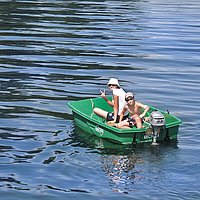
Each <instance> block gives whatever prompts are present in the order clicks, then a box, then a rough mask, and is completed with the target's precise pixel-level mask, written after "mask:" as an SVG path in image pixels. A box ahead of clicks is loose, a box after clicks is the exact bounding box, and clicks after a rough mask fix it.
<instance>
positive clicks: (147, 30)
mask: <svg viewBox="0 0 200 200" xmlns="http://www.w3.org/2000/svg"><path fill="white" fill-rule="evenodd" d="M199 9H200V2H199V1H197V0H192V1H185V0H183V1H176V0H167V1H166V0H165V1H164V0H159V1H158V0H148V1H143V0H134V1H131V0H125V1H118V0H117V1H107V0H105V1H97V0H96V1H95V0H93V1H82V0H81V1H64V0H60V1H51V0H46V1H42V0H40V1H39V0H38V1H37V0H30V1H23V0H12V1H9V0H7V1H6V0H2V1H1V2H0V27H1V28H0V83H1V84H0V94H1V95H0V112H1V117H0V124H1V125H0V195H1V198H2V199H4V200H7V199H8V200H12V199H14V200H18V199H20V200H21V199H22V198H23V199H25V198H27V199H30V200H32V199H40V198H42V199H48V200H50V199H55V198H59V199H72V198H76V199H82V200H83V199H87V200H88V199H95V200H97V199H108V200H111V199H113V198H115V199H122V198H123V199H157V198H159V197H160V196H161V195H162V199H168V200H171V199H172V200H175V199H186V200H190V199H191V200H192V199H198V198H199V197H200V190H199V187H200V184H199V176H200V170H199V163H200V159H199V150H200V147H199V143H200V132H199V128H200V126H199V124H200V111H199V103H200V99H199V91H200V87H199V85H200V81H199V80H200V77H199V74H200V68H199V67H200V66H199V61H200V57H199V55H200V46H199V44H200V39H199V34H200V19H199ZM110 77H117V78H118V79H119V80H120V84H121V86H122V87H123V88H124V89H125V90H127V91H131V92H134V93H135V95H136V98H137V99H138V100H139V101H141V102H144V103H148V104H151V105H153V106H156V107H159V108H160V109H163V110H169V111H170V112H171V113H172V114H174V115H175V116H177V117H179V118H181V120H182V121H183V124H182V125H181V126H180V130H179V135H178V140H177V141H170V142H164V143H161V144H160V145H159V146H156V147H152V146H151V145H150V144H143V145H129V146H120V145H114V144H112V143H109V142H107V141H105V140H101V139H99V138H96V137H93V136H91V135H88V134H87V133H83V132H81V131H79V130H77V129H75V127H74V124H73V117H72V113H71V110H70V109H69V107H67V103H68V102H69V101H71V100H79V99H83V98H89V97H96V96H98V95H99V89H106V92H107V93H108V94H110V91H109V90H108V89H107V88H106V84H107V81H108V79H109V78H110Z"/></svg>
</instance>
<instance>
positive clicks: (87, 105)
mask: <svg viewBox="0 0 200 200" xmlns="http://www.w3.org/2000/svg"><path fill="white" fill-rule="evenodd" d="M68 105H69V107H70V108H71V109H72V112H73V116H74V123H75V125H76V126H77V127H79V128H81V129H82V130H84V131H86V132H88V133H91V134H93V135H96V136H98V137H100V138H103V139H107V140H110V141H112V142H115V143H120V144H131V143H143V142H152V136H151V133H150V132H149V131H148V130H149V126H150V125H149V123H144V124H143V125H144V127H145V128H141V129H138V128H136V127H133V128H131V129H118V128H116V127H112V126H109V125H107V124H106V122H105V120H104V119H102V118H100V117H98V116H97V115H96V114H94V112H93V108H94V107H99V108H102V109H104V110H107V111H108V112H110V111H112V108H111V107H110V106H109V105H107V103H106V102H105V100H103V99H102V98H93V99H85V100H80V101H71V102H69V104H68ZM149 107H150V110H149V112H148V113H147V115H146V116H149V115H150V113H151V112H152V111H153V110H159V109H157V108H155V107H153V106H149ZM159 111H160V112H162V114H163V115H164V117H165V121H166V125H165V128H164V129H161V130H160V131H159V137H158V138H157V141H164V140H168V139H176V138H177V134H178V129H179V125H180V124H181V120H180V119H178V118H177V117H175V116H173V115H171V114H168V113H166V112H163V111H161V110H159Z"/></svg>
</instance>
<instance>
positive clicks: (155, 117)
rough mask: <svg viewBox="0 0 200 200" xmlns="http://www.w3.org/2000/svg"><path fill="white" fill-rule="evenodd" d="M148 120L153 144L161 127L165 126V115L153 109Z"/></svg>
mask: <svg viewBox="0 0 200 200" xmlns="http://www.w3.org/2000/svg"><path fill="white" fill-rule="evenodd" d="M149 122H150V124H151V127H152V138H153V142H152V144H153V145H155V144H157V143H156V140H157V138H158V137H159V133H160V131H161V129H163V128H164V127H165V117H164V115H163V114H162V113H161V112H159V111H157V110H155V111H153V112H152V113H151V115H150V116H149Z"/></svg>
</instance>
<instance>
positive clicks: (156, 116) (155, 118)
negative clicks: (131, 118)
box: [149, 110, 165, 127]
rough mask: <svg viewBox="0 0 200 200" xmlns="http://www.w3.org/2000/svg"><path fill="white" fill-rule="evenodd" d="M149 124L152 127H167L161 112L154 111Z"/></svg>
mask: <svg viewBox="0 0 200 200" xmlns="http://www.w3.org/2000/svg"><path fill="white" fill-rule="evenodd" d="M149 122H150V124H151V126H152V127H155V126H156V127H158V126H165V117H164V115H163V114H162V113H161V112H160V111H157V110H156V111H153V112H152V113H151V115H150V116H149Z"/></svg>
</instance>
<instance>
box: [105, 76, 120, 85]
mask: <svg viewBox="0 0 200 200" xmlns="http://www.w3.org/2000/svg"><path fill="white" fill-rule="evenodd" d="M107 85H117V86H119V82H118V79H116V78H110V80H109V81H108V84H107Z"/></svg>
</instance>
